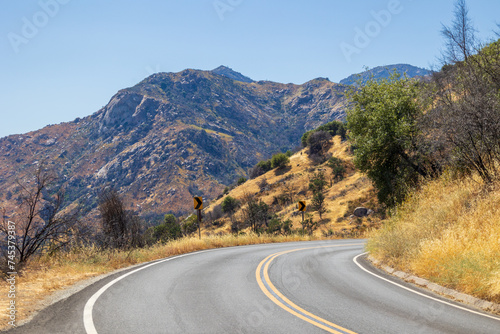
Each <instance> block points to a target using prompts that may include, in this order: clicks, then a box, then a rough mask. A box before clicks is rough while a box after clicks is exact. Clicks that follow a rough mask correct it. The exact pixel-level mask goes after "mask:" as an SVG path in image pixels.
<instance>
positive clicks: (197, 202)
mask: <svg viewBox="0 0 500 334" xmlns="http://www.w3.org/2000/svg"><path fill="white" fill-rule="evenodd" d="M193 202H194V209H195V210H197V211H198V237H199V238H200V240H201V210H202V209H203V198H201V197H194V198H193Z"/></svg>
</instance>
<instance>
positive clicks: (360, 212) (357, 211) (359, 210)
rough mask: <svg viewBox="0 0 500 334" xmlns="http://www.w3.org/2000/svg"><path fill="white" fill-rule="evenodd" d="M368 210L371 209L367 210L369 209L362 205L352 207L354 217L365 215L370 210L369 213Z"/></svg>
mask: <svg viewBox="0 0 500 334" xmlns="http://www.w3.org/2000/svg"><path fill="white" fill-rule="evenodd" d="M369 211H372V210H369V209H367V208H363V207H358V208H356V209H354V212H353V214H354V215H355V216H356V217H366V216H368V215H369V214H370V213H371V212H370V213H369ZM372 212H373V211H372Z"/></svg>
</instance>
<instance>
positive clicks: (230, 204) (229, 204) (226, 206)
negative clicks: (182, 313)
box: [222, 196, 240, 223]
mask: <svg viewBox="0 0 500 334" xmlns="http://www.w3.org/2000/svg"><path fill="white" fill-rule="evenodd" d="M239 206H240V203H239V201H238V200H237V199H235V198H233V197H231V196H226V198H224V201H222V212H224V213H227V214H228V215H229V219H231V223H233V216H234V213H235V212H236V209H238V207H239Z"/></svg>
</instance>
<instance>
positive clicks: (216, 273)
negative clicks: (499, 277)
mask: <svg viewBox="0 0 500 334" xmlns="http://www.w3.org/2000/svg"><path fill="white" fill-rule="evenodd" d="M362 252H363V241H362V240H336V241H335V240H332V241H319V242H297V243H284V244H266V245H254V246H244V247H231V248H224V249H216V250H209V251H203V252H197V253H192V254H188V255H185V256H180V257H174V258H170V259H167V260H162V261H157V262H154V263H151V264H148V265H145V266H141V267H138V268H134V269H132V270H130V271H128V272H121V273H119V274H116V275H113V276H110V277H107V278H106V279H103V280H101V281H99V282H97V283H95V284H93V285H91V286H89V287H87V288H86V289H84V290H82V291H81V292H79V293H77V294H75V295H73V296H71V297H69V298H67V299H66V300H63V301H61V302H59V303H56V304H54V305H53V306H51V307H49V308H47V309H45V310H44V311H42V312H41V313H40V314H39V315H38V316H37V317H35V319H33V320H32V321H31V322H30V323H29V324H27V325H25V326H22V327H19V328H17V329H15V330H12V331H9V332H8V333H16V334H17V333H51V334H53V333H88V334H90V333H92V334H95V333H100V334H104V333H328V332H331V333H398V334H399V333H426V334H427V333H469V334H470V333H500V318H497V317H492V316H491V315H488V314H478V313H481V312H478V311H477V310H473V309H470V311H469V310H464V309H460V308H456V307H453V306H450V305H448V304H445V303H441V302H439V301H437V300H435V299H430V298H427V297H425V296H422V295H419V294H416V293H414V292H412V291H410V290H407V289H404V288H402V287H399V286H396V285H394V284H391V283H389V282H387V281H385V280H383V279H381V278H379V277H376V276H373V275H371V274H370V273H368V272H366V271H364V270H362V269H361V268H360V267H359V266H358V264H356V263H355V262H354V261H353V258H355V257H356V256H358V255H359V254H361V253H362ZM358 260H359V259H358ZM359 263H360V265H362V266H364V267H367V268H369V266H368V265H367V264H366V263H364V261H363V260H362V259H361V260H359ZM370 270H372V271H373V272H375V273H376V274H377V275H380V276H383V277H386V278H388V276H386V275H384V274H382V273H380V272H378V271H376V270H374V269H373V268H371V269H370ZM55 279H56V278H55ZM390 280H392V281H395V282H398V283H399V284H401V283H402V282H400V281H397V280H396V279H394V278H390ZM406 286H408V285H406ZM412 289H416V288H412ZM417 291H420V292H422V290H417ZM424 294H426V295H428V296H431V297H432V298H438V299H441V298H440V297H437V296H435V295H433V294H431V293H428V292H424ZM442 300H443V301H446V302H447V303H449V301H447V300H445V299H442ZM456 305H457V306H460V307H463V305H460V304H456ZM471 311H472V312H471ZM473 312H475V313H473Z"/></svg>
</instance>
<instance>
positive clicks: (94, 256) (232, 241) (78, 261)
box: [0, 234, 318, 329]
mask: <svg viewBox="0 0 500 334" xmlns="http://www.w3.org/2000/svg"><path fill="white" fill-rule="evenodd" d="M317 239H318V238H317V237H314V236H300V235H289V236H271V235H255V234H246V235H240V236H234V235H224V236H209V237H204V238H202V239H201V240H200V239H198V238H196V237H186V238H182V239H179V240H175V241H172V242H169V243H167V244H157V245H154V246H151V247H148V248H142V249H134V250H132V251H119V250H100V249H98V248H96V247H82V248H78V249H76V248H75V249H74V250H73V251H71V252H69V253H60V254H57V255H56V256H51V257H49V256H43V257H41V258H38V259H36V260H34V261H31V262H30V263H29V264H28V265H27V267H26V269H25V271H24V273H23V275H22V276H20V277H17V284H16V305H17V317H16V322H19V321H22V320H23V319H26V318H27V317H29V316H30V315H31V314H32V313H33V312H34V311H36V310H38V309H40V307H41V301H42V300H43V299H44V298H45V297H47V296H49V295H50V294H51V293H53V292H54V291H57V290H60V289H64V288H66V287H68V286H71V285H72V284H74V283H76V282H78V281H81V280H83V279H87V278H91V277H95V276H98V275H100V274H103V273H107V272H111V271H113V270H115V269H119V268H124V267H128V266H130V265H134V264H138V263H143V262H147V261H153V260H157V259H162V258H165V257H169V256H174V255H179V254H184V253H189V252H194V251H198V250H204V249H212V248H221V247H230V246H240V245H253V244H263V243H275V242H289V241H309V240H317ZM7 293H8V285H7V284H6V282H5V281H4V280H2V283H1V285H0V296H5V297H4V298H0V309H2V310H6V309H7V306H8V304H7V303H8V302H9V298H7ZM7 323H8V320H7V313H6V312H1V313H0V329H5V328H7V327H8V324H7Z"/></svg>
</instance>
